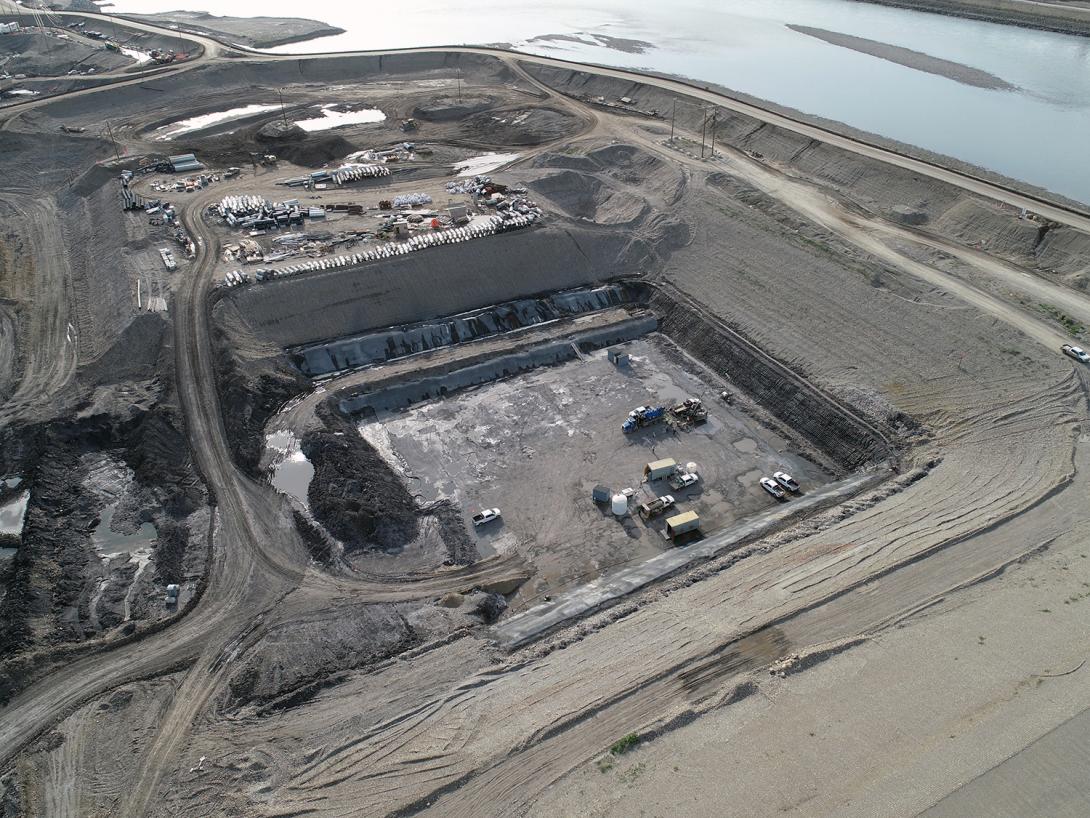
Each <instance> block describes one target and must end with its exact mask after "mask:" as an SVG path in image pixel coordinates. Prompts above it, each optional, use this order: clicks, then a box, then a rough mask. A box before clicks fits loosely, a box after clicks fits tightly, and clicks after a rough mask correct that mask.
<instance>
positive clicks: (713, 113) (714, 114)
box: [711, 111, 719, 159]
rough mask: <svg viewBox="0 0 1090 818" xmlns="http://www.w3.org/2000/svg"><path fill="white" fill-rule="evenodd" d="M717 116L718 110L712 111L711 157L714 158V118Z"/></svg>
mask: <svg viewBox="0 0 1090 818" xmlns="http://www.w3.org/2000/svg"><path fill="white" fill-rule="evenodd" d="M718 116H719V112H718V111H712V153H711V156H712V159H714V158H715V120H716V118H717V117H718Z"/></svg>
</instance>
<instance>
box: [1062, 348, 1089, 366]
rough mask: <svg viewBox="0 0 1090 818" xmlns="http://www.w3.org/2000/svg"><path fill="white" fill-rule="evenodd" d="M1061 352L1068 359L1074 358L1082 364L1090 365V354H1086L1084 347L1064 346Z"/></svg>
mask: <svg viewBox="0 0 1090 818" xmlns="http://www.w3.org/2000/svg"><path fill="white" fill-rule="evenodd" d="M1060 350H1061V351H1062V352H1063V354H1064V355H1066V356H1067V357H1068V358H1074V359H1075V360H1076V361H1078V362H1079V363H1081V364H1090V354H1088V353H1087V352H1086V350H1085V349H1083V348H1082V347H1077V346H1072V345H1071V344H1064V345H1063V346H1062V347H1060Z"/></svg>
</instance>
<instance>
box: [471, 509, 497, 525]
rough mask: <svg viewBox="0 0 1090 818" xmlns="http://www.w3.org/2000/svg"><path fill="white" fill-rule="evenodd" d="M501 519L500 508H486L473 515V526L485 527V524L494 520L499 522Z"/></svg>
mask: <svg viewBox="0 0 1090 818" xmlns="http://www.w3.org/2000/svg"><path fill="white" fill-rule="evenodd" d="M499 518H500V510H499V509H498V508H486V509H484V510H483V511H480V512H478V513H476V514H474V515H473V525H475V526H478V525H484V524H485V523H490V522H492V521H493V520H498V519H499Z"/></svg>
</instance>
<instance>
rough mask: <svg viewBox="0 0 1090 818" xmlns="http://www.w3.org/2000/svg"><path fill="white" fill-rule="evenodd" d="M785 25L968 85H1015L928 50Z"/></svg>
mask: <svg viewBox="0 0 1090 818" xmlns="http://www.w3.org/2000/svg"><path fill="white" fill-rule="evenodd" d="M787 27H788V28H789V29H791V30H792V31H797V32H799V33H800V34H806V35H808V36H810V37H816V38H817V39H819V40H823V41H825V42H827V43H829V44H831V45H836V46H840V47H841V48H847V49H850V50H852V51H858V52H859V53H860V54H869V55H870V56H872V57H878V58H879V59H881V60H888V61H889V62H892V63H896V64H897V65H903V66H905V67H906V68H912V69H915V70H916V71H923V72H924V73H926V74H934V75H935V76H939V77H945V78H946V79H950V80H954V81H955V82H960V83H964V84H965V85H972V86H975V87H977V88H989V89H992V90H998V91H1013V90H1014V89H1015V86H1014V85H1011V84H1010V83H1009V82H1007V81H1006V80H1004V79H1002V78H1001V77H997V76H995V74H990V73H988V72H987V71H981V70H980V69H979V68H973V67H972V66H968V65H962V64H961V63H957V62H952V61H951V60H943V59H940V58H939V57H932V56H931V55H930V54H925V53H923V52H922V51H914V50H913V49H911V48H901V47H900V46H895V45H890V44H889V43H883V42H879V41H877V40H868V39H866V38H865V37H853V36H851V35H849V34H840V33H839V32H836V31H828V30H826V29H823V28H813V27H811V26H798V25H794V24H793V23H792V24H788V26H787Z"/></svg>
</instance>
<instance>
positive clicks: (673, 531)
mask: <svg viewBox="0 0 1090 818" xmlns="http://www.w3.org/2000/svg"><path fill="white" fill-rule="evenodd" d="M699 529H700V517H699V516H697V513H696V512H695V511H686V512H685V513H683V514H677V515H675V516H673V517H670V518H668V519H667V520H666V536H667V537H669V538H670V539H671V540H673V539H677V538H678V537H680V536H682V535H683V534H688V533H690V532H693V531H697V530H699Z"/></svg>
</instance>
